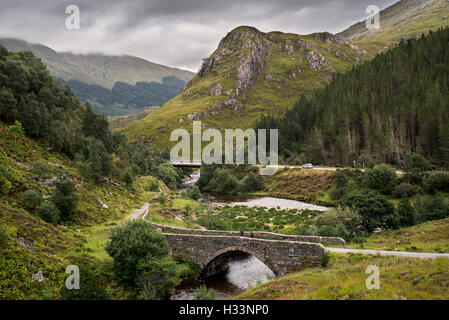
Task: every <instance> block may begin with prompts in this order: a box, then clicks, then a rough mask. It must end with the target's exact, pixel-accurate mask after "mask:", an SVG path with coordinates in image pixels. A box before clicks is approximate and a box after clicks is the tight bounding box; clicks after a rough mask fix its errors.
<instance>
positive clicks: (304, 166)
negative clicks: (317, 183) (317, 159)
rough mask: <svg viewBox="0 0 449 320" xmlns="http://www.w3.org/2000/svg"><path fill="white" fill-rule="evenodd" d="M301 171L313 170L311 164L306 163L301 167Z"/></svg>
mask: <svg viewBox="0 0 449 320" xmlns="http://www.w3.org/2000/svg"><path fill="white" fill-rule="evenodd" d="M302 168H303V169H313V164H311V163H306V164H303V165H302Z"/></svg>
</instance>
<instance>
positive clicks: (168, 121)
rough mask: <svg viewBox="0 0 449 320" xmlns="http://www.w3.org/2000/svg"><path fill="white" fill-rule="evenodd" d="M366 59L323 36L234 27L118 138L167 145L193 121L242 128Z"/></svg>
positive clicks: (341, 42)
mask: <svg viewBox="0 0 449 320" xmlns="http://www.w3.org/2000/svg"><path fill="white" fill-rule="evenodd" d="M366 58H367V56H366V54H365V53H364V52H362V51H361V50H359V49H358V48H357V47H356V46H354V45H352V44H350V43H349V42H348V41H346V40H345V39H344V38H342V37H338V36H334V35H332V34H329V33H320V34H312V35H307V36H300V35H296V34H286V33H281V32H270V33H262V32H260V31H259V30H257V29H255V28H252V27H246V26H243V27H238V28H236V29H234V30H233V31H231V32H230V33H228V34H227V36H226V37H225V38H223V39H222V41H221V42H220V44H219V46H218V48H217V49H216V50H215V52H214V53H213V54H212V55H211V56H210V57H209V58H207V59H205V60H204V62H203V65H202V67H201V69H200V71H199V72H198V74H197V75H196V76H195V77H194V78H193V79H192V80H191V81H190V82H189V83H188V84H187V86H186V87H185V88H184V90H183V91H182V92H181V93H180V94H179V95H178V96H176V97H175V98H173V99H172V100H170V101H169V102H167V103H166V104H165V105H164V106H163V107H161V108H160V109H158V110H156V111H154V112H153V113H152V114H151V116H148V117H146V118H144V119H142V120H139V121H137V122H135V123H133V124H131V125H130V126H128V127H126V128H124V129H123V132H124V133H125V134H126V135H127V136H128V138H131V139H138V138H140V139H143V140H144V141H146V142H151V143H156V144H158V145H167V144H169V143H168V140H169V135H170V132H171V131H172V130H173V129H175V128H187V129H191V125H192V121H194V120H201V121H202V122H203V124H204V125H205V126H208V127H214V128H219V129H224V128H240V127H241V128H246V127H249V126H250V125H252V124H254V123H255V120H256V119H257V118H258V117H259V116H260V114H262V113H277V112H280V111H283V110H285V109H286V108H288V107H290V106H291V105H292V104H293V103H294V102H295V101H296V100H297V97H298V96H299V95H300V94H310V93H312V92H313V91H314V90H315V89H316V88H320V87H322V86H323V85H324V84H326V83H328V81H330V79H331V78H332V76H333V74H335V73H336V72H341V71H344V70H347V69H349V68H350V67H351V66H353V65H354V64H356V63H358V62H360V61H362V60H364V59H366Z"/></svg>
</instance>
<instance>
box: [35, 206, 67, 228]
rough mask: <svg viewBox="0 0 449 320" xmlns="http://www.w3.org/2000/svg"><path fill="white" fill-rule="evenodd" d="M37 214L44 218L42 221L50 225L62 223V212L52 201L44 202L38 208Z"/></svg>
mask: <svg viewBox="0 0 449 320" xmlns="http://www.w3.org/2000/svg"><path fill="white" fill-rule="evenodd" d="M36 213H37V214H38V215H39V217H41V218H42V220H44V221H46V222H48V223H52V224H58V223H59V222H61V212H60V211H59V210H58V208H56V206H55V205H54V204H53V203H52V202H50V201H44V202H42V203H41V204H40V205H39V206H37V207H36Z"/></svg>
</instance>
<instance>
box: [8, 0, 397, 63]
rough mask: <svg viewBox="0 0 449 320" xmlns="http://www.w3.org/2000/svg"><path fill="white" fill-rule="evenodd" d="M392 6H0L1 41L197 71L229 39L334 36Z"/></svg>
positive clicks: (151, 0)
mask: <svg viewBox="0 0 449 320" xmlns="http://www.w3.org/2000/svg"><path fill="white" fill-rule="evenodd" d="M395 2H397V0H337V1H330V0H128V1H122V0H67V1H64V0H39V1H35V0H0V37H3V38H4V37H11V38H20V39H24V40H27V41H29V42H33V43H42V44H45V45H47V46H49V47H51V48H53V49H55V50H56V51H71V52H75V53H87V52H102V53H106V54H114V55H120V54H129V55H133V56H137V57H141V58H144V59H147V60H150V61H152V62H156V63H161V64H164V65H168V66H172V67H179V68H183V69H188V70H191V71H197V69H198V66H199V65H200V63H201V59H202V58H204V57H207V56H209V55H210V54H211V53H212V52H213V51H214V50H215V48H216V47H217V45H218V43H219V41H220V39H221V38H222V37H224V36H225V35H226V34H227V32H229V31H231V30H232V29H233V28H235V27H237V26H240V25H250V26H254V27H256V28H258V29H259V30H261V31H264V32H269V31H283V32H291V33H298V34H308V33H312V32H319V31H329V32H332V33H337V32H339V31H342V30H344V29H345V28H347V27H349V26H350V25H352V24H353V23H355V22H358V21H361V20H363V19H364V18H365V17H366V14H365V8H366V7H367V6H368V5H377V6H378V7H379V8H381V9H384V8H386V7H388V6H389V5H391V4H393V3H395ZM68 5H77V6H78V7H79V9H80V18H81V21H80V29H79V30H68V29H67V28H66V19H67V17H68V15H67V14H66V13H65V9H66V7H67V6H68Z"/></svg>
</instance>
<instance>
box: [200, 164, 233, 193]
mask: <svg viewBox="0 0 449 320" xmlns="http://www.w3.org/2000/svg"><path fill="white" fill-rule="evenodd" d="M238 189H239V181H238V180H237V178H236V177H235V176H234V175H233V174H232V173H231V172H230V171H229V170H227V169H222V168H217V169H216V170H215V171H214V174H213V176H212V178H211V180H210V182H209V184H208V185H207V190H210V191H215V192H217V193H236V192H237V191H238Z"/></svg>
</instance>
